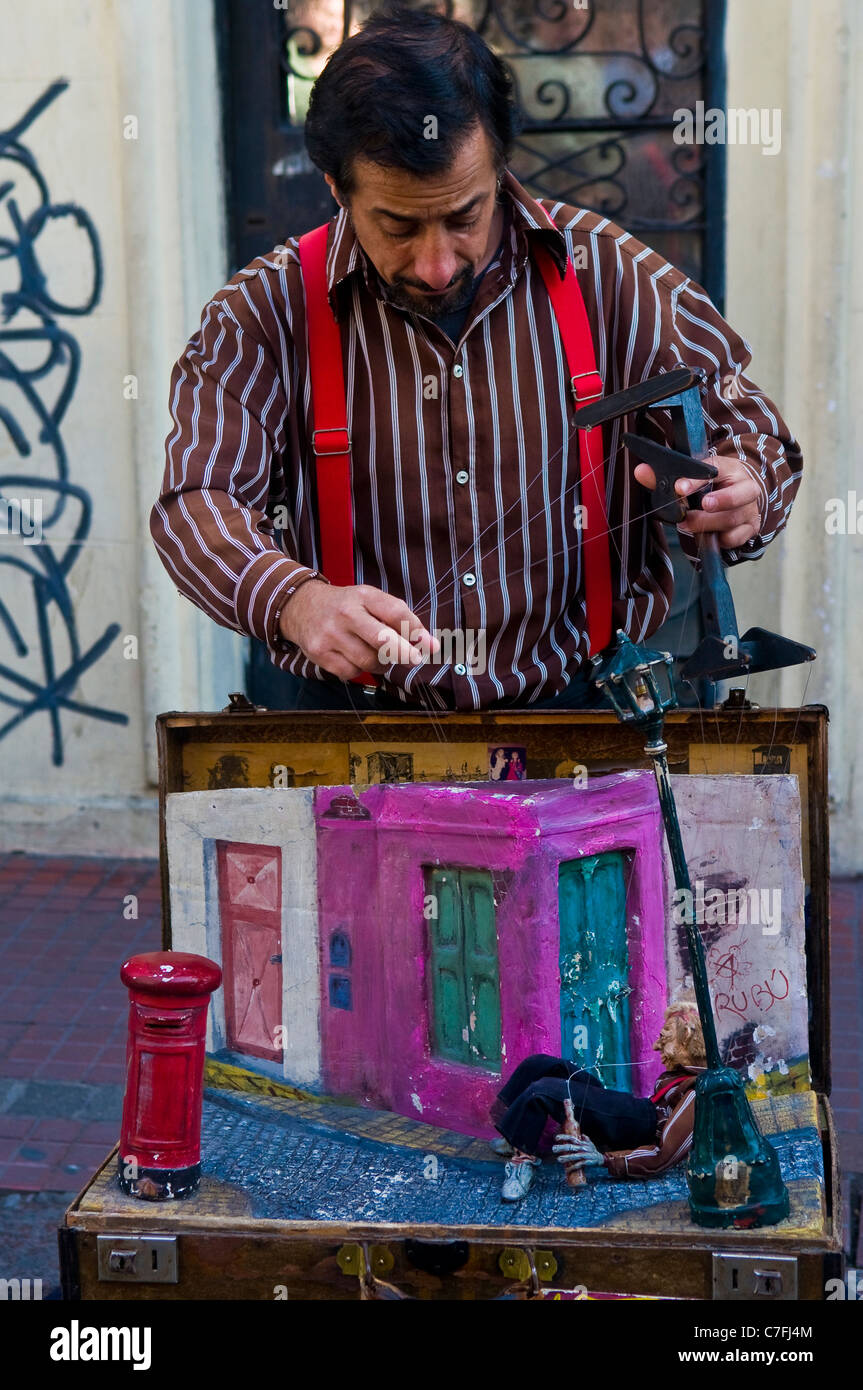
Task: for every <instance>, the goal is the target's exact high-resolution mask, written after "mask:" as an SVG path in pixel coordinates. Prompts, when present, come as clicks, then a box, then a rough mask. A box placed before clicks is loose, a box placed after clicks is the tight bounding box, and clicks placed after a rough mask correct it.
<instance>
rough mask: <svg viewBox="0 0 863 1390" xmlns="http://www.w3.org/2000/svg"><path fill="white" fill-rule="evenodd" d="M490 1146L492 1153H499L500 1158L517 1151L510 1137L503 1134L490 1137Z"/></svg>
mask: <svg viewBox="0 0 863 1390" xmlns="http://www.w3.org/2000/svg"><path fill="white" fill-rule="evenodd" d="M488 1146H489V1148H490V1149H491V1151H492V1153H495V1154H497V1155H498V1157H499V1158H509V1157H510V1156H511V1155H512V1154H514V1153H515V1149H514V1148H513V1147H512V1144H511V1143H510V1142H509V1140H508V1139H504V1137H503V1135H501V1136H500V1138H498V1139H489V1141H488Z"/></svg>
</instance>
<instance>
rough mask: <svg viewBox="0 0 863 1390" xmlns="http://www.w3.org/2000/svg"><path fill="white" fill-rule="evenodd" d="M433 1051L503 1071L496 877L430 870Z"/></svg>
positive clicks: (465, 871) (471, 871)
mask: <svg viewBox="0 0 863 1390" xmlns="http://www.w3.org/2000/svg"><path fill="white" fill-rule="evenodd" d="M426 893H427V894H428V895H430V898H431V903H432V907H433V911H432V912H431V914H430V915H429V916H428V918H427V920H428V927H429V956H430V966H431V999H430V1009H429V1013H430V1029H431V1050H432V1055H433V1056H436V1057H446V1058H448V1059H449V1060H450V1061H453V1062H464V1063H466V1064H467V1065H468V1066H475V1067H488V1068H489V1069H491V1070H494V1071H498V1070H499V1069H500V979H499V974H498V956H497V926H496V923H495V915H494V890H493V885H492V878H491V874H490V873H488V872H484V871H483V870H480V869H427V870H426Z"/></svg>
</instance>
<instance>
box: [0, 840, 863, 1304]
mask: <svg viewBox="0 0 863 1390" xmlns="http://www.w3.org/2000/svg"><path fill="white" fill-rule="evenodd" d="M129 895H134V896H135V898H136V900H137V902H136V908H137V912H138V916H137V917H131V918H130V917H126V916H124V903H125V902H126V900H127V899H128V897H129ZM861 925H863V880H853V881H838V882H834V884H833V923H832V930H833V1038H834V1048H833V1064H834V1091H833V1109H834V1115H835V1118H836V1124H837V1129H838V1131H839V1143H840V1156H841V1160H842V1166H843V1171H844V1174H845V1179H846V1185H847V1186H848V1188H849V1190H850V1186H851V1184H852V1183H853V1182H855V1181H857V1182H858V1184H859V1176H857V1175H860V1174H863V1105H861V1090H863V1058H861V1054H860V1051H859V1048H858V1047H857V1046H856V1042H855V1044H854V1045H853V1046H850V1045H848V1046H846V1042H847V1040H849V1039H855V1040H856V1037H857V1033H858V1023H859V1019H860V1017H861V1016H863V933H861V930H860V929H861ZM159 933H160V922H159V876H158V865H157V864H156V863H155V861H153V860H140V859H135V860H113V859H112V860H107V859H88V858H53V857H42V856H39V857H36V856H29V855H22V854H9V855H4V856H0V981H2V984H0V991H2V992H0V1274H7V1275H8V1276H9V1277H15V1276H17V1277H21V1278H25V1277H30V1278H37V1277H38V1278H42V1280H43V1284H44V1289H45V1293H46V1294H50V1292H51V1290H52V1289H54V1290H56V1286H57V1282H58V1273H57V1263H56V1246H55V1229H56V1226H57V1223H58V1221H59V1220H60V1219H61V1216H62V1212H63V1210H64V1208H65V1206H66V1205H67V1204H68V1202H69V1201H70V1200H71V1198H72V1197H73V1196H74V1195H75V1193H76V1192H77V1191H79V1190H80V1188H81V1187H83V1186H84V1184H85V1182H86V1180H87V1179H88V1177H89V1175H90V1174H91V1173H92V1172H93V1171H95V1169H96V1168H97V1167H98V1166H99V1164H100V1163H101V1162H102V1160H103V1159H104V1158H105V1156H106V1154H107V1152H108V1151H109V1150H110V1149H111V1147H112V1146H113V1144H114V1143H115V1141H116V1138H117V1134H118V1129H119V1119H120V1109H121V1102H122V1082H123V1066H124V1063H123V1051H124V1045H125V1026H126V1023H125V1021H126V1007H127V1004H126V995H125V991H124V990H123V988H122V986H121V984H120V981H119V973H118V972H119V966H120V963H121V961H122V960H123V959H124V958H125V957H126V956H128V955H130V954H132V953H133V952H135V951H142V950H153V949H156V948H158V946H159ZM214 1110H215V1107H213V1106H212V1104H211V1103H209V1102H208V1106H207V1127H206V1129H205V1157H204V1166H205V1172H206V1171H207V1170H208V1169H209V1171H210V1172H213V1171H214V1169H213V1167H212V1166H211V1165H212V1164H217V1163H219V1162H221V1161H222V1160H221V1159H220V1158H219V1152H220V1150H219V1145H220V1143H222V1144H225V1141H226V1135H227V1130H231V1129H232V1127H233V1128H236V1126H238V1125H243V1124H255V1123H259V1121H255V1120H249V1119H244V1107H243V1103H242V1102H235V1103H233V1104H232V1105H231V1106H229V1107H227V1109H225V1108H224V1107H219V1108H218V1115H217V1119H216V1120H215V1121H213V1119H212V1115H213V1113H214ZM246 1113H247V1112H246ZM226 1117H227V1118H226ZM332 1118H333V1119H335V1118H336V1116H335V1115H333V1116H332ZM213 1123H215V1124H216V1126H217V1127H216V1128H215V1129H213V1128H212V1125H213ZM400 1123H402V1122H400V1121H398V1120H396V1121H393V1122H392V1124H393V1125H394V1126H398V1125H399V1124H400ZM404 1123H405V1124H406V1125H407V1126H408V1128H407V1129H403V1130H402V1131H401V1132H399V1131H398V1129H395V1130H394V1131H393V1133H392V1138H393V1140H396V1141H397V1142H393V1143H390V1142H388V1140H387V1136H386V1133H385V1130H383V1129H382V1130H379V1131H377V1132H375V1137H372V1134H373V1131H372V1130H370V1129H367V1130H366V1132H364V1133H363V1134H359V1135H354V1136H352V1137H351V1136H345V1135H340V1134H339V1133H337V1132H336V1131H335V1130H334V1129H328V1128H327V1126H325V1125H321V1124H319V1123H317V1122H316V1121H315V1119H314V1118H313V1117H310V1115H309V1114H306V1115H303V1116H299V1117H297V1116H292V1117H290V1118H289V1119H288V1118H285V1117H282V1118H280V1120H279V1123H278V1124H277V1125H275V1126H272V1132H271V1134H270V1136H269V1138H268V1143H269V1144H270V1145H271V1146H272V1163H271V1164H267V1165H265V1166H264V1167H262V1168H261V1169H260V1171H259V1173H258V1174H257V1177H255V1175H250V1174H248V1173H245V1174H243V1173H242V1172H241V1171H240V1170H239V1169H236V1170H233V1171H232V1172H229V1169H230V1164H231V1163H234V1162H236V1161H237V1160H236V1159H235V1158H233V1159H232V1158H229V1156H228V1154H227V1149H228V1148H230V1145H226V1146H225V1147H226V1151H225V1156H224V1163H223V1170H222V1175H221V1176H222V1178H223V1180H224V1181H238V1180H239V1178H240V1177H243V1179H244V1182H245V1181H251V1182H252V1188H253V1190H254V1192H253V1200H254V1201H255V1202H261V1203H267V1202H270V1203H272V1202H275V1201H282V1202H288V1201H289V1202H290V1203H291V1204H292V1205H293V1206H294V1207H295V1209H296V1210H297V1212H299V1211H300V1209H302V1211H303V1212H304V1213H305V1212H307V1213H308V1214H309V1215H312V1214H314V1213H315V1212H317V1214H319V1215H321V1214H323V1211H322V1203H324V1202H326V1204H327V1214H328V1215H330V1216H331V1217H332V1218H333V1219H335V1218H336V1216H337V1215H338V1212H337V1211H336V1209H335V1207H334V1206H333V1205H332V1203H333V1202H335V1204H336V1206H337V1207H338V1208H339V1211H341V1210H342V1207H344V1209H345V1210H347V1208H348V1207H351V1208H352V1210H353V1211H354V1212H356V1211H357V1206H358V1204H362V1203H363V1202H365V1203H366V1204H367V1205H368V1208H369V1215H370V1216H371V1215H372V1214H373V1213H374V1211H375V1210H378V1211H380V1210H381V1209H383V1208H384V1207H385V1209H386V1211H387V1213H388V1215H389V1219H391V1220H392V1219H399V1217H398V1215H397V1213H398V1212H400V1211H402V1210H404V1212H407V1211H408V1209H409V1206H410V1203H411V1202H413V1201H415V1200H417V1194H419V1193H421V1194H422V1201H423V1202H424V1203H425V1204H426V1210H427V1211H428V1212H429V1215H428V1217H427V1219H433V1216H432V1214H431V1213H432V1212H433V1211H435V1210H437V1206H436V1204H437V1203H438V1201H442V1200H443V1199H444V1196H445V1197H446V1200H447V1202H449V1201H450V1200H451V1199H452V1198H453V1197H454V1198H455V1202H456V1205H457V1207H458V1210H459V1212H460V1213H461V1214H462V1217H463V1219H465V1220H468V1219H470V1220H479V1221H489V1222H492V1223H494V1222H497V1221H500V1220H502V1219H503V1216H502V1210H503V1212H505V1216H506V1219H507V1220H512V1221H513V1222H514V1224H518V1223H519V1222H521V1223H524V1224H531V1223H536V1222H538V1223H539V1224H549V1225H555V1224H562V1223H563V1222H564V1221H567V1220H568V1219H569V1218H568V1213H569V1211H571V1204H572V1201H573V1198H572V1195H571V1194H570V1193H568V1192H567V1191H565V1190H564V1189H563V1188H562V1186H561V1183H560V1179H559V1175H558V1172H557V1170H556V1167H553V1166H552V1165H551V1164H550V1163H549V1164H546V1165H545V1166H544V1168H543V1170H542V1173H541V1176H540V1179H539V1181H538V1183H537V1184H536V1188H535V1191H534V1192H532V1193H531V1194H530V1195H529V1198H528V1200H527V1202H526V1203H525V1204H523V1205H522V1206H521V1207H520V1208H519V1209H518V1212H517V1214H516V1215H515V1216H514V1214H513V1211H512V1209H502V1208H501V1205H500V1202H499V1184H500V1179H501V1176H502V1165H501V1164H500V1163H499V1162H498V1161H497V1160H493V1161H490V1160H489V1159H487V1158H485V1157H484V1154H483V1150H482V1147H481V1146H476V1145H473V1144H471V1143H470V1141H467V1142H466V1141H463V1140H459V1141H458V1142H456V1141H453V1144H452V1149H451V1151H444V1152H443V1153H442V1157H441V1158H440V1167H439V1171H438V1181H437V1184H435V1182H433V1181H430V1180H429V1179H428V1178H426V1177H424V1175H423V1160H424V1149H423V1144H422V1131H423V1126H422V1125H420V1124H418V1123H413V1124H411V1122H404ZM219 1125H222V1126H227V1130H225V1131H224V1132H223V1133H222V1134H221V1137H220V1134H219V1131H218V1126H219ZM779 1145H780V1148H781V1140H780V1141H779ZM783 1157H784V1158H785V1160H786V1173H787V1176H789V1177H791V1178H793V1177H794V1176H795V1173H794V1171H792V1169H791V1168H789V1167H788V1166H787V1165H788V1164H789V1163H791V1162H792V1159H791V1156H790V1155H789V1154H788V1153H787V1152H786V1153H784V1155H783ZM288 1168H290V1172H291V1174H293V1175H295V1177H292V1180H291V1182H290V1183H286V1182H285V1181H284V1178H285V1177H286V1176H287V1171H288ZM370 1176H371V1184H370ZM665 1182H672V1183H675V1182H676V1183H678V1184H682V1175H680V1174H677V1175H672V1176H671V1177H669V1178H666V1179H665ZM352 1184H353V1185H354V1187H355V1186H356V1185H357V1184H359V1185H360V1186H361V1188H362V1190H361V1191H357V1190H353V1191H352ZM420 1184H421V1185H422V1186H420ZM657 1185H658V1184H653V1183H647V1184H639V1185H638V1187H639V1193H638V1196H637V1204H638V1205H641V1206H644V1205H649V1204H650V1201H651V1193H650V1189H651V1188H652V1187H654V1186H657ZM601 1186H602V1184H599V1185H597V1187H596V1188H595V1189H594V1192H593V1195H592V1197H591V1199H590V1200H591V1201H594V1202H601V1200H602V1194H601ZM288 1189H290V1191H289V1192H288ZM684 1190H685V1189H684V1188H683V1187H681V1194H682V1195H683V1193H684ZM653 1200H656V1199H655V1198H654V1199H653ZM857 1259H858V1262H859V1253H858V1255H857Z"/></svg>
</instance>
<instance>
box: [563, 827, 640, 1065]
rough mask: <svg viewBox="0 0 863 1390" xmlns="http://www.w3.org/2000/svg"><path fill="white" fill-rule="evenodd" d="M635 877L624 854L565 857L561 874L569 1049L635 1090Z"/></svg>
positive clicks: (565, 1025) (581, 1060)
mask: <svg viewBox="0 0 863 1390" xmlns="http://www.w3.org/2000/svg"><path fill="white" fill-rule="evenodd" d="M627 876H628V864H627V860H626V857H625V855H624V854H623V853H622V852H615V853H611V854H595V855H591V856H589V857H588V858H585V859H569V860H565V861H564V862H563V863H561V865H560V871H559V876H558V903H559V910H560V1036H561V1052H562V1054H563V1055H564V1056H565V1057H567V1058H570V1057H572V1058H573V1060H574V1061H576V1062H578V1063H580V1065H581V1066H583V1067H586V1068H588V1069H590V1070H593V1072H594V1074H595V1075H597V1076H598V1077H599V1079H600V1080H601V1081H602V1082H603V1084H604V1085H606V1086H610V1087H612V1088H613V1089H614V1090H617V1091H631V1090H632V1068H631V1066H630V1065H629V1063H630V1046H629V995H630V993H631V991H630V987H629V950H628V946H627V939H626V882H627Z"/></svg>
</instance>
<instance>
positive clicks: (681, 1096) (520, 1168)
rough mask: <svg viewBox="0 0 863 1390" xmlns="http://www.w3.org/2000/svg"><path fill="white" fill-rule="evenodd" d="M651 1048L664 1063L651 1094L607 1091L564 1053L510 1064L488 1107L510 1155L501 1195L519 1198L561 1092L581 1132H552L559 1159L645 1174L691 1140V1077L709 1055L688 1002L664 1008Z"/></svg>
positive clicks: (676, 1158)
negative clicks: (512, 1067) (512, 1066)
mask: <svg viewBox="0 0 863 1390" xmlns="http://www.w3.org/2000/svg"><path fill="white" fill-rule="evenodd" d="M653 1048H654V1051H655V1052H659V1053H660V1055H661V1057H662V1064H663V1068H664V1070H663V1072H662V1075H661V1076H660V1077H659V1078H658V1080H657V1082H656V1084H655V1086H654V1088H653V1091H652V1092H651V1095H650V1097H649V1099H640V1098H639V1097H637V1096H632V1095H630V1094H629V1093H628V1092H626V1091H608V1090H606V1089H605V1087H604V1086H603V1085H602V1083H601V1082H600V1081H598V1080H597V1079H596V1077H595V1076H592V1075H591V1074H590V1073H589V1072H586V1071H582V1070H581V1069H580V1068H578V1067H576V1066H575V1064H574V1063H572V1062H566V1061H564V1059H563V1058H562V1057H546V1056H543V1055H540V1054H537V1055H536V1056H534V1057H528V1058H526V1059H525V1061H524V1062H522V1063H521V1064H520V1065H519V1066H518V1067H516V1069H515V1071H514V1072H513V1074H512V1076H511V1077H510V1078H509V1080H508V1081H507V1083H506V1085H505V1086H504V1087H503V1089H502V1090H501V1091H499V1092H498V1101H497V1104H496V1107H495V1110H494V1112H493V1113H494V1115H495V1116H496V1123H495V1127H496V1128H497V1129H498V1130H499V1131H500V1133H501V1134H502V1135H503V1139H502V1140H495V1141H493V1144H492V1147H493V1149H494V1150H495V1152H496V1153H499V1154H503V1155H505V1156H507V1157H508V1158H509V1161H508V1163H507V1165H506V1177H505V1179H504V1183H503V1187H502V1189H501V1201H504V1202H518V1201H520V1200H521V1198H522V1197H524V1196H525V1194H526V1193H527V1192H528V1191H529V1190H530V1187H531V1184H532V1182H533V1179H534V1175H535V1171H536V1169H537V1168H538V1167H539V1165H540V1163H541V1159H540V1158H539V1157H538V1153H537V1151H538V1149H539V1142H540V1139H541V1137H542V1132H543V1130H544V1129H545V1125H546V1121H547V1119H548V1117H549V1115H551V1116H552V1118H553V1119H554V1120H555V1121H556V1122H557V1123H558V1124H563V1120H564V1101H565V1100H567V1099H570V1100H571V1101H572V1103H573V1110H574V1113H575V1119H576V1120H577V1121H578V1124H579V1126H580V1128H581V1130H582V1132H583V1135H582V1137H581V1138H576V1137H574V1136H572V1135H568V1134H558V1135H557V1136H556V1138H555V1142H554V1147H553V1149H552V1152H553V1153H554V1154H555V1156H556V1158H557V1161H558V1163H562V1164H565V1165H566V1166H567V1167H574V1168H584V1167H586V1166H587V1165H588V1164H600V1163H602V1164H604V1165H605V1167H606V1168H607V1169H608V1171H609V1172H610V1173H612V1174H613V1175H614V1176H615V1177H618V1178H646V1177H656V1176H657V1175H658V1174H660V1173H664V1172H666V1170H667V1169H668V1168H671V1167H672V1166H673V1165H674V1164H676V1163H680V1162H681V1161H682V1159H684V1158H685V1157H686V1154H687V1153H688V1152H689V1150H690V1148H691V1147H692V1127H693V1122H694V1119H695V1081H696V1078H697V1076H698V1073H699V1072H701V1071H703V1070H704V1067H705V1065H706V1062H707V1058H706V1055H705V1051H704V1038H703V1035H702V1032H701V1024H700V1022H699V1018H698V1010H697V1008H696V1007H695V1005H694V1004H691V1003H689V1002H686V1001H679V1002H678V1003H676V1004H672V1005H671V1006H670V1008H668V1009H666V1011H665V1020H664V1022H663V1025H662V1031H661V1033H660V1034H659V1037H658V1038H657V1039H656V1042H655V1043H654V1044H653Z"/></svg>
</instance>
